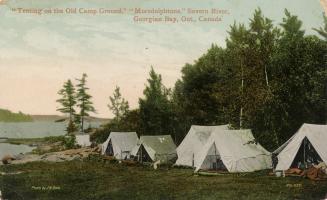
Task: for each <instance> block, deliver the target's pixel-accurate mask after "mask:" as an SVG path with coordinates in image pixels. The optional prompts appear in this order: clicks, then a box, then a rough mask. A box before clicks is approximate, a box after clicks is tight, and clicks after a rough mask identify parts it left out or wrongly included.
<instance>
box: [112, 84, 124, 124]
mask: <svg viewBox="0 0 327 200" xmlns="http://www.w3.org/2000/svg"><path fill="white" fill-rule="evenodd" d="M109 99H110V103H109V104H108V107H109V109H110V110H111V111H112V112H113V114H114V115H115V118H114V119H115V120H116V121H117V122H120V120H121V119H122V118H123V117H124V116H125V115H126V114H127V113H128V109H129V105H128V101H126V100H125V99H124V98H123V97H122V95H121V93H120V88H119V87H118V86H116V89H115V91H114V93H113V96H112V97H109Z"/></svg>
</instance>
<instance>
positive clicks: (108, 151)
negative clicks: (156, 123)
mask: <svg viewBox="0 0 327 200" xmlns="http://www.w3.org/2000/svg"><path fill="white" fill-rule="evenodd" d="M101 152H102V154H104V155H109V156H113V157H115V158H116V159H119V160H125V159H136V160H137V161H139V162H156V161H160V162H161V163H169V162H172V161H174V159H175V158H176V157H177V153H176V145H175V143H174V141H173V139H172V138H171V136H170V135H156V136H141V137H140V139H139V138H138V136H137V134H136V132H111V133H110V135H109V137H108V139H107V140H106V141H105V142H104V143H103V144H102V151H101Z"/></svg>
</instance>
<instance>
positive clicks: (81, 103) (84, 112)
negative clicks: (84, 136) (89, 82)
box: [75, 73, 96, 132]
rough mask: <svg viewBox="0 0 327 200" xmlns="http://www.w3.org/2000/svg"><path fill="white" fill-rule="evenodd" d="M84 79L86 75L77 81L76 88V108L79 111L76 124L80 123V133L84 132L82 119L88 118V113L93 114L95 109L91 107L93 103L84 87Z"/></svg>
mask: <svg viewBox="0 0 327 200" xmlns="http://www.w3.org/2000/svg"><path fill="white" fill-rule="evenodd" d="M86 78H87V74H85V73H84V74H83V76H82V78H81V79H77V81H78V82H79V83H78V84H77V85H76V87H77V94H76V99H77V107H78V108H79V109H80V112H79V114H78V115H77V116H76V120H75V121H76V122H80V123H81V131H82V132H83V131H84V117H86V116H90V115H89V113H90V112H93V113H95V112H96V111H95V108H94V107H93V103H92V101H91V99H92V96H91V95H90V94H88V90H89V88H88V87H87V86H86Z"/></svg>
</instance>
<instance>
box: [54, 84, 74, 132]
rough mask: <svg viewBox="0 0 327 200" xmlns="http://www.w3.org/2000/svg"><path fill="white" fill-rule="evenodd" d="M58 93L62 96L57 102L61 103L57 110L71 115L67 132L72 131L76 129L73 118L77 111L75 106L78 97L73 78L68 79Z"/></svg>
mask: <svg viewBox="0 0 327 200" xmlns="http://www.w3.org/2000/svg"><path fill="white" fill-rule="evenodd" d="M58 94H59V95H60V96H61V98H60V99H58V100H57V102H58V103H60V104H61V108H58V109H57V111H60V112H62V113H64V114H68V115H69V125H68V127H67V132H68V133H72V132H74V131H75V130H76V128H75V124H74V122H73V118H74V115H75V113H76V111H75V109H74V106H75V105H76V99H75V88H74V85H73V84H72V82H71V80H68V81H67V82H65V83H64V85H63V88H62V89H61V90H59V92H58Z"/></svg>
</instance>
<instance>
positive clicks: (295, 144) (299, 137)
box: [274, 124, 327, 170]
mask: <svg viewBox="0 0 327 200" xmlns="http://www.w3.org/2000/svg"><path fill="white" fill-rule="evenodd" d="M306 139H307V140H308V141H309V142H310V144H311V145H312V147H313V148H314V149H315V151H316V152H317V154H318V155H319V156H320V158H321V159H322V161H324V162H325V163H327V125H315V124H303V125H302V126H301V128H300V129H299V130H298V131H297V132H296V133H295V134H294V135H293V136H292V137H291V138H290V139H289V140H288V141H287V142H286V143H284V144H283V145H282V146H281V147H279V148H278V149H277V150H276V151H274V153H275V154H277V158H278V163H277V166H276V170H287V169H289V168H290V167H291V165H292V163H293V161H294V159H295V156H296V155H297V153H298V152H299V150H300V148H301V146H302V145H303V141H304V140H306ZM303 156H304V158H305V155H303Z"/></svg>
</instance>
